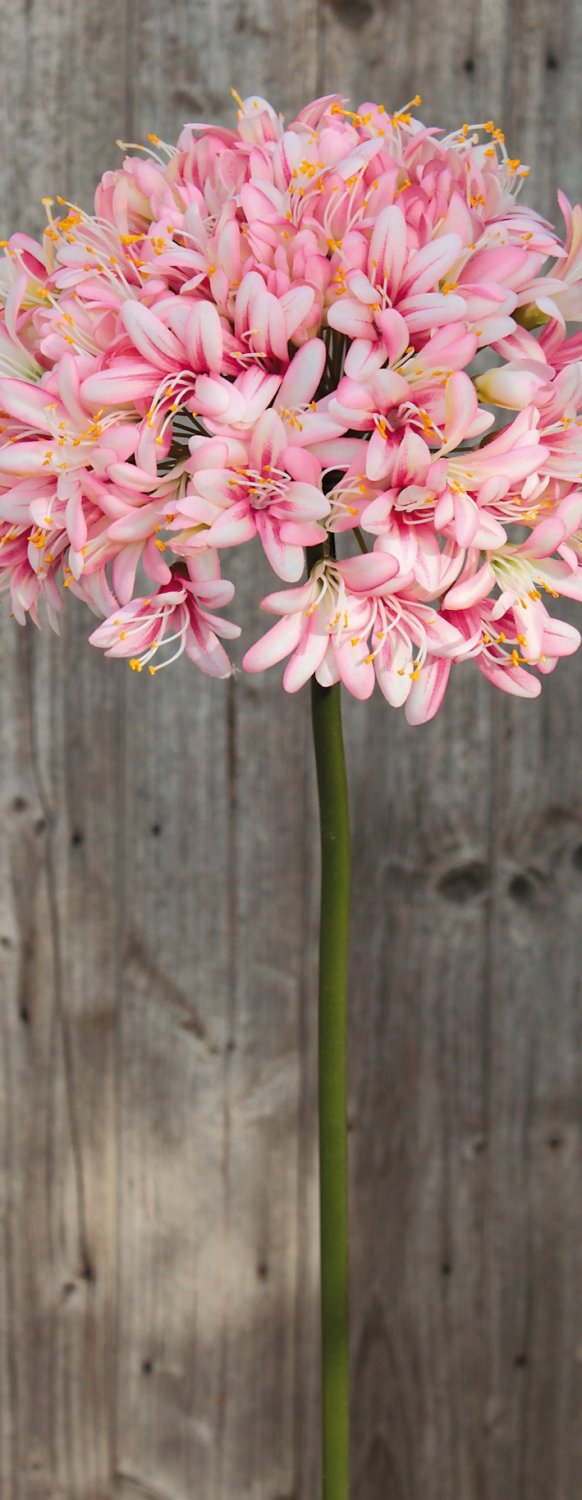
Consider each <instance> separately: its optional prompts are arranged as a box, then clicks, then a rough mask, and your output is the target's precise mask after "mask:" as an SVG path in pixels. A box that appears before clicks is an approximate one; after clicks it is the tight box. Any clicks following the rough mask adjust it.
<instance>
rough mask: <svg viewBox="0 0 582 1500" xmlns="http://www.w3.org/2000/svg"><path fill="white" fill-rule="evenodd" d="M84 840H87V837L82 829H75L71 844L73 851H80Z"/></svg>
mask: <svg viewBox="0 0 582 1500" xmlns="http://www.w3.org/2000/svg"><path fill="white" fill-rule="evenodd" d="M84 839H85V835H84V833H83V832H82V831H81V829H80V828H74V829H73V832H72V834H71V843H72V845H73V849H78V848H79V844H82V843H84Z"/></svg>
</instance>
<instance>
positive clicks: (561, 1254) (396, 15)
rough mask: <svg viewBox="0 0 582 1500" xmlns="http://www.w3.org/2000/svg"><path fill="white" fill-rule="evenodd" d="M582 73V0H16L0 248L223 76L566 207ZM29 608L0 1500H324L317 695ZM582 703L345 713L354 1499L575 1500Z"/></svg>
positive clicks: (11, 692)
mask: <svg viewBox="0 0 582 1500" xmlns="http://www.w3.org/2000/svg"><path fill="white" fill-rule="evenodd" d="M581 76H582V8H581V6H580V4H578V3H575V0H573V3H572V4H570V5H568V4H566V0H555V3H554V4H551V5H550V4H549V3H544V0H513V3H512V0H480V3H478V0H467V3H465V4H464V5H463V6H461V5H460V4H455V3H453V0H432V3H430V4H429V3H427V0H390V3H382V0H286V3H283V0H247V3H245V0H212V3H204V0H190V3H188V0H165V3H163V4H159V3H158V4H153V3H151V0H143V3H140V0H104V3H102V4H100V5H96V4H94V3H89V0H76V3H74V0H51V4H50V5H49V4H48V3H46V0H45V3H43V0H11V3H9V0H3V3H2V4H1V5H0V84H1V86H0V118H1V134H0V140H1V151H0V219H1V230H2V232H6V230H8V229H9V228H14V227H16V226H18V227H22V228H26V229H29V230H35V229H36V230H38V229H39V228H40V225H41V222H42V219H43V211H42V209H41V208H40V199H41V197H42V196H43V195H44V194H46V193H49V192H50V193H55V192H61V193H63V194H64V195H65V196H67V197H72V198H74V199H75V200H77V201H82V202H84V203H85V204H87V205H88V206H89V205H90V203H91V196H92V191H93V188H94V185H95V181H96V178H97V176H98V174H99V173H100V172H101V171H102V170H103V169H104V168H105V166H107V165H108V164H115V163H116V162H117V160H118V152H117V150H116V147H115V144H114V140H115V137H116V136H118V135H123V136H125V137H126V138H127V139H128V140H140V139H143V138H144V135H145V132H147V131H151V130H154V131H157V132H159V134H160V135H162V136H169V137H170V138H171V136H172V134H173V133H175V131H176V129H177V127H178V125H179V123H180V122H181V121H182V120H183V119H204V118H209V119H227V120H228V119H229V118H230V116H231V101H230V98H229V87H230V85H231V84H233V85H235V86H237V87H238V88H239V90H242V91H243V92H248V91H251V90H253V89H256V90H258V91H260V92H262V93H266V94H267V95H269V96H270V97H271V98H272V99H273V101H274V102H276V103H277V104H278V105H279V106H280V107H281V108H282V109H284V110H286V111H289V110H294V109H296V108H297V107H299V106H300V105H301V104H302V103H304V102H305V101H306V100H307V99H309V98H310V97H312V96H315V95H316V94H318V93H322V92H325V91H328V90H330V89H335V88H340V89H342V90H344V91H345V92H346V93H348V94H349V95H350V96H351V97H352V99H353V100H354V101H355V102H356V103H357V102H359V101H360V100H361V99H362V98H364V99H365V98H377V99H382V100H384V102H386V104H388V105H391V106H393V107H396V106H398V105H399V104H402V103H404V102H405V101H406V100H407V99H409V98H410V96H411V95H413V94H414V93H415V92H416V90H417V89H419V90H420V92H421V93H422V95H423V97H424V106H423V111H422V112H423V114H424V116H425V118H427V119H429V120H430V121H433V120H434V121H437V122H439V123H442V124H445V125H449V126H452V125H453V124H455V123H460V122H461V121H463V120H465V119H467V120H480V119H486V118H488V117H489V116H491V115H493V116H494V117H495V119H496V120H497V121H498V122H499V123H500V124H502V125H503V127H504V129H505V131H506V133H507V136H508V138H509V140H510V143H511V149H512V152H515V154H519V155H520V156H522V157H523V158H524V159H525V160H527V161H529V162H530V163H531V164H532V166H533V168H534V170H533V173H532V177H531V179H530V185H529V192H530V194H531V195H532V198H533V201H534V202H535V204H536V206H538V207H540V208H541V209H542V210H544V211H547V212H549V213H551V214H552V215H553V214H554V213H555V197H554V187H555V184H556V182H557V181H560V182H561V183H562V185H563V186H564V187H565V189H566V190H568V191H569V192H570V193H571V194H572V195H574V196H576V194H579V193H580V190H581V188H582V181H581V177H582V172H581V166H580V163H581V160H582V85H581V81H580V80H581ZM241 561H242V566H241V565H240V564H239V566H238V568H237V582H238V583H239V584H240V598H241V606H240V610H239V617H241V618H243V619H244V620H245V622H246V624H247V629H248V633H249V635H252V634H253V632H254V631H256V625H257V621H256V617H255V600H256V598H257V596H258V592H259V590H260V589H261V587H262V576H261V569H260V564H259V562H258V560H256V559H255V561H254V562H253V563H252V564H251V563H250V562H249V556H248V555H245V556H244V558H243V559H242V560H241ZM251 574H252V576H250V575H251ZM7 613H8V612H7V609H5V610H4V613H3V622H2V644H3V670H2V677H1V685H0V695H1V719H0V724H1V728H0V734H1V745H2V763H3V777H2V796H1V817H2V831H3V837H2V840H1V845H0V973H1V977H2V1001H1V1006H0V1036H1V1057H0V1234H1V1244H2V1252H1V1263H0V1330H1V1340H0V1437H1V1441H0V1495H1V1497H2V1500H317V1495H318V1493H319V1486H318V1447H317V1444H318V1409H317V1408H318V1398H317V1344H318V1323H317V1316H318V1314H317V1198H316V1154H315V1135H314V1131H315V1070H314V1057H315V1015H314V967H315V954H314V939H315V929H316V905H317V851H316V844H317V838H316V808H315V802H314V780H313V773H312V765H311V748H310V743H309V724H308V701H307V695H306V694H305V693H303V694H302V695H301V696H300V697H299V698H298V699H291V700H290V699H287V698H285V699H284V698H283V695H282V693H281V690H280V686H279V682H278V680H277V674H276V673H274V674H271V675H270V676H269V677H268V678H265V679H257V680H253V681H244V680H243V679H242V677H238V678H236V679H235V680H234V681H233V682H232V683H231V684H229V685H227V686H225V685H224V684H221V683H211V682H208V681H206V680H203V679H202V678H201V677H200V675H199V674H197V673H196V672H195V670H194V669H193V668H191V669H188V666H187V665H181V666H180V667H178V668H176V669H175V670H174V671H171V672H168V673H164V674H163V675H162V677H161V678H160V679H158V680H157V681H156V682H155V683H152V682H150V681H149V679H148V680H147V681H146V680H144V678H143V677H142V678H139V677H137V676H136V675H134V674H131V673H129V672H127V671H126V669H125V668H124V667H123V666H122V665H116V664H114V663H110V662H106V661H105V660H103V659H102V658H101V656H99V655H98V654H97V653H95V652H93V651H92V650H91V648H90V647H88V646H87V644H86V636H87V634H88V620H87V616H86V614H85V613H84V612H83V610H82V609H81V607H80V606H79V607H76V604H75V601H73V600H71V601H70V608H69V611H68V617H67V622H66V626H65V629H64V634H63V638H62V639H61V640H60V641H57V640H55V639H53V638H50V639H49V638H48V637H47V636H42V637H40V636H38V635H37V634H36V632H35V631H34V629H33V628H29V629H27V630H26V631H21V630H19V629H18V628H17V627H16V626H15V625H14V624H13V623H12V622H10V621H9V620H8V618H7ZM581 685H582V657H580V659H578V660H577V661H573V662H570V663H566V664H565V665H564V666H563V667H562V669H561V670H560V669H559V670H558V672H557V673H556V674H555V676H554V677H553V678H551V679H549V680H548V681H547V684H546V686H545V688H544V693H543V697H542V700H541V702H540V703H538V704H533V705H531V704H529V705H528V704H525V703H519V702H517V703H513V702H508V701H505V700H502V699H501V695H497V696H496V695H495V693H494V691H493V690H492V689H489V688H488V687H487V685H485V684H484V683H483V681H482V680H481V679H479V680H478V674H477V673H476V672H473V671H472V670H471V669H465V670H463V671H462V672H459V674H458V678H457V679H456V680H455V683H454V686H453V688H452V690H451V692H450V694H449V697H448V699H447V703H446V707H445V709H444V711H443V712H442V714H441V715H440V716H439V718H438V720H437V721H436V722H435V723H434V724H432V725H430V726H429V727H427V728H425V729H414V730H412V729H408V728H407V727H406V725H405V724H404V723H403V720H402V717H401V716H399V715H398V714H396V713H394V712H392V711H391V710H389V709H388V708H387V706H385V705H384V703H383V702H381V701H379V702H377V703H376V702H374V703H372V704H369V705H367V706H359V705H355V704H353V703H350V704H349V705H347V728H348V740H349V755H350V768H351V769H350V776H351V791H352V799H353V821H354V836H355V902H354V915H353V989H352V1010H351V1062H350V1067H351V1178H352V1265H353V1393H354V1395H353V1474H354V1490H353V1493H354V1500H579V1497H580V1493H581V1489H582V1420H581V1414H582V1193H581V1187H582V1168H581V1138H580V1125H581V1116H580V1097H581V1057H582V1035H581V1033H582V1024H581V1009H580V980H579V971H580V957H581V954H580V947H581V942H580V923H581V917H582V793H581V778H582V770H581V755H580V748H581V744H582V712H581V707H580V703H581V699H580V688H581Z"/></svg>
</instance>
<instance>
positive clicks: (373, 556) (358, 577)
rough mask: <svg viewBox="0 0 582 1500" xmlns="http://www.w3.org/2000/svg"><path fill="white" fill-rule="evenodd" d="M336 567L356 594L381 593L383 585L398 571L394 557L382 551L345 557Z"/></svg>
mask: <svg viewBox="0 0 582 1500" xmlns="http://www.w3.org/2000/svg"><path fill="white" fill-rule="evenodd" d="M337 568H338V572H340V573H341V575H342V578H343V580H344V583H346V584H347V586H348V588H349V589H353V591H354V593H358V594H374V593H381V591H382V588H383V586H384V585H385V584H387V583H389V582H390V579H391V578H395V577H396V574H397V573H398V563H397V561H396V558H394V557H391V556H389V554H388V553H384V552H368V553H367V554H362V556H361V557H347V558H345V560H344V561H343V562H339V563H338V564H337Z"/></svg>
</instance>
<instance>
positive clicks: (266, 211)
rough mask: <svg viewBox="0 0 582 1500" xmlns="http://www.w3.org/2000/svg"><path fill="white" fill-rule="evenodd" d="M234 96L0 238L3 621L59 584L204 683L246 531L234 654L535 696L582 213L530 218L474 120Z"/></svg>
mask: <svg viewBox="0 0 582 1500" xmlns="http://www.w3.org/2000/svg"><path fill="white" fill-rule="evenodd" d="M235 98H236V103H237V119H236V122H235V124H234V126H233V127H232V128H228V129H227V128H222V127H218V126H214V125H204V124H201V125H198V124H193V125H187V126H185V127H184V129H183V131H182V132H181V134H180V136H179V139H178V141H177V143H176V145H168V144H166V143H164V142H162V141H160V139H159V138H158V137H157V136H154V135H152V136H150V137H149V138H148V142H147V144H146V145H145V146H139V145H136V146H131V145H124V146H123V145H122V149H123V151H124V157H123V161H122V164H121V166H119V167H118V168H117V169H115V170H114V171H107V172H106V173H105V174H104V176H103V178H102V180H101V182H100V184H99V186H98V189H97V193H96V198H95V210H94V213H92V214H89V213H86V212H85V211H84V210H83V209H81V208H80V207H79V206H77V205H76V204H71V203H66V202H64V201H63V200H62V199H56V200H50V199H47V200H46V209H47V217H48V224H47V227H46V230H45V233H44V237H43V240H42V242H37V241H35V240H32V239H30V238H29V237H28V236H26V235H23V234H18V233H17V234H14V235H13V236H12V237H11V239H10V240H8V241H7V242H6V243H5V245H4V246H3V251H4V253H3V255H2V256H0V586H1V587H3V588H5V589H6V590H8V591H9V592H10V595H11V600H12V608H13V612H14V614H15V616H16V619H17V620H18V621H20V622H23V621H24V620H25V618H26V616H27V614H31V615H32V617H33V618H34V619H35V620H37V621H38V620H39V619H40V618H41V617H42V615H41V609H42V606H43V605H44V607H45V609H46V611H47V613H48V618H49V620H50V621H51V623H52V624H54V625H56V623H57V619H58V614H59V610H60V608H61V604H62V600H63V597H64V591H65V589H70V591H71V592H73V593H75V594H77V595H78V596H79V597H81V598H82V599H84V600H85V602H86V603H87V605H88V606H89V607H90V608H91V610H92V611H93V612H96V613H97V614H99V615H100V616H101V617H102V623H101V624H100V625H98V626H97V628H96V629H95V630H94V631H93V634H92V636H91V640H92V642H93V644H95V645H97V646H100V647H103V648H104V649H105V651H106V654H108V655H113V656H125V657H127V658H129V660H130V663H131V664H132V666H133V667H134V668H135V669H136V670H138V671H139V670H142V669H143V668H148V669H149V673H150V674H151V675H155V674H156V672H157V671H159V670H160V668H161V666H163V665H167V664H168V663H169V662H170V661H172V660H174V659H175V658H176V657H177V656H179V655H181V654H182V653H184V654H186V655H187V656H189V657H190V659H191V660H193V661H194V662H195V663H196V664H197V665H198V666H200V667H201V669H202V670H203V671H205V672H207V673H210V674H211V675H215V676H225V675H227V674H228V673H229V672H230V670H231V664H230V661H229V659H228V656H227V654H226V651H225V648H224V646H223V645H222V644H221V641H222V639H224V638H227V639H234V637H235V636H236V635H237V634H238V627H237V626H235V625H233V624H231V623H230V622H229V621H228V620H225V619H224V617H223V616H222V615H221V614H217V613H216V610H220V609H222V607H223V606H224V605H228V604H229V603H230V602H231V599H232V597H233V593H234V589H233V586H232V585H231V584H229V583H228V582H226V581H225V580H222V578H221V554H222V553H223V552H224V551H225V550H230V549H232V548H233V547H235V546H246V545H247V544H249V543H252V542H255V544H257V543H258V544H259V545H260V546H261V547H262V549H263V551H264V553H265V555H266V557H267V559H268V562H269V563H270V565H271V567H272V568H273V571H274V572H275V574H276V575H277V576H278V577H279V578H280V579H281V580H283V581H284V582H285V583H288V584H292V585H298V586H297V587H291V588H290V589H287V590H283V591H279V592H278V593H275V594H270V595H268V597H267V599H265V600H264V601H263V605H264V608H265V609H266V610H267V611H269V612H274V613H275V614H277V615H279V616H280V618H279V619H278V621H277V623H276V624H275V625H274V626H273V627H272V629H271V630H270V631H268V632H267V634H266V635H265V636H264V637H263V639H262V640H260V641H259V642H257V643H256V644H255V645H254V646H251V648H250V650H248V651H247V653H246V656H245V657H244V661H243V666H244V667H245V669H246V670H248V671H253V672H254V671H259V670H262V669H263V668H264V667H266V666H268V665H270V664H272V663H274V662H276V661H279V660H282V659H283V658H284V657H288V658H289V661H288V663H287V666H286V668H285V673H284V678H283V682H284V686H285V687H286V688H287V689H288V690H289V691H295V690H296V689H297V688H298V687H300V686H301V684H302V683H303V682H305V681H306V680H307V678H308V677H309V676H310V675H311V674H315V675H316V676H317V678H318V680H319V681H320V682H322V683H332V682H335V681H338V680H341V681H342V682H343V683H344V684H345V686H346V687H347V688H348V690H349V691H350V692H351V693H352V694H354V696H356V697H357V698H366V697H368V696H369V694H370V693H371V692H372V691H373V690H374V687H375V685H378V687H379V688H380V691H381V692H382V693H383V694H384V696H385V697H386V699H387V700H388V702H390V703H391V704H393V705H404V706H405V712H406V715H407V717H408V719H409V720H410V721H411V722H413V723H416V722H419V721H420V720H424V719H427V718H430V717H432V715H433V714H434V713H435V712H436V710H437V708H438V706H439V703H440V702H441V700H442V696H443V693H444V691H445V687H446V682H447V678H448V676H449V672H450V670H451V664H452V663H453V662H456V663H462V662H465V661H467V660H469V659H471V660H473V659H474V660H475V661H476V662H477V665H478V666H479V668H480V669H481V670H482V671H483V672H484V674H485V675H486V676H487V677H488V678H489V680H490V681H491V682H493V683H495V684H496V685H497V686H499V687H502V688H504V689H506V690H508V691H510V692H520V693H525V694H527V695H529V696H533V695H535V694H536V693H537V692H538V691H539V686H540V677H542V676H543V675H544V674H545V673H546V672H547V671H548V670H550V668H551V667H552V666H553V665H554V664H555V662H556V661H557V660H558V658H559V657H560V656H562V655H566V654H569V652H570V651H571V650H573V649H575V647H576V646H577V644H578V640H579V638H578V635H577V632H576V631H574V629H573V627H570V626H568V625H565V624H564V623H562V622H560V621H557V620H556V619H555V618H553V617H552V615H551V613H550V612H549V610H548V601H550V602H551V600H552V599H554V598H556V597H558V596H559V595H562V594H563V595H565V596H567V597H568V598H573V599H578V598H581V597H582V533H581V530H580V527H581V523H582V333H581V332H579V331H578V332H577V331H576V329H575V328H574V329H573V330H572V328H571V327H568V325H569V324H570V325H571V324H574V325H575V324H576V323H582V291H581V289H582V231H581V226H582V208H581V207H580V206H579V205H576V206H574V207H573V208H572V207H571V206H570V204H569V203H568V202H567V200H566V199H565V198H564V197H563V196H562V195H560V207H561V210H562V213H563V217H564V221H565V235H564V236H561V235H560V233H559V232H558V231H557V230H556V229H554V228H553V227H552V225H550V224H548V223H547V222H546V221H545V220H544V219H542V218H541V217H540V216H539V215H538V214H537V213H536V212H535V211H534V210H532V209H529V208H528V207H527V206H526V205H525V204H524V203H523V201H522V198H521V191H522V188H523V184H524V182H525V179H526V176H527V168H526V167H524V166H523V165H522V164H521V162H519V161H518V160H517V159H516V158H512V157H510V155H509V153H508V151H507V149H506V145H505V141H504V137H503V133H502V131H501V130H500V129H499V128H498V127H497V126H496V125H495V124H494V123H493V122H492V121H490V120H488V121H485V122H484V123H481V124H476V125H470V124H463V125H461V126H460V127H459V129H457V130H455V131H453V132H451V133H450V134H448V135H445V134H443V133H441V132H439V131H437V130H434V129H426V128H425V127H424V125H423V124H422V122H421V121H420V120H419V119H418V118H417V116H416V113H415V112H416V109H417V106H418V104H419V102H420V101H418V100H413V101H411V102H410V104H408V105H406V106H405V107H404V108H402V109H400V110H396V111H394V112H390V111H389V110H387V109H386V108H385V107H384V106H383V105H381V104H374V103H369V102H366V103H364V104H362V105H361V106H360V107H359V108H358V109H357V110H353V109H351V108H350V107H349V105H348V103H347V102H346V101H345V100H344V99H343V98H342V97H341V96H340V95H330V96H327V97H326V98H323V99H319V100H316V101H314V103H312V104H309V105H308V106H306V108H305V109H303V110H302V111H301V112H300V113H299V115H298V116H297V118H296V119H295V120H292V121H290V122H285V121H284V120H283V118H282V117H281V116H280V115H279V114H278V113H277V112H276V111H275V110H274V109H273V107H272V106H271V104H270V103H269V102H268V101H267V100H265V99H262V98H260V97H259V96H251V97H249V98H247V99H239V97H238V95H235ZM121 144H122V143H121ZM479 351H481V352H479ZM478 354H479V363H477V355H478ZM350 540H352V541H353V543H354V544H356V545H357V548H358V549H359V553H358V555H357V556H354V555H352V556H349V555H348V553H349V549H350ZM306 549H312V550H311V551H310V553H309V557H310V562H309V568H308V573H307V581H306V582H304V583H301V582H300V580H301V577H302V575H303V573H304V569H305V563H306ZM313 549H315V550H313ZM352 550H353V549H352ZM336 553H337V555H336ZM364 554H367V555H364Z"/></svg>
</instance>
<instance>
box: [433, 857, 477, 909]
mask: <svg viewBox="0 0 582 1500" xmlns="http://www.w3.org/2000/svg"><path fill="white" fill-rule="evenodd" d="M487 883H488V872H487V869H486V866H485V865H484V864H481V862H480V861H479V860H477V859H475V860H469V861H468V862H467V864H465V865H457V866H456V867H455V868H454V869H452V870H447V871H446V872H445V874H444V875H441V878H440V880H439V882H438V887H437V888H438V891H439V892H440V895H441V896H444V898H445V901H457V902H458V903H459V905H462V904H463V903H464V902H465V901H471V900H473V899H474V897H475V896H480V895H481V893H482V892H483V891H484V890H486V888H487Z"/></svg>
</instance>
